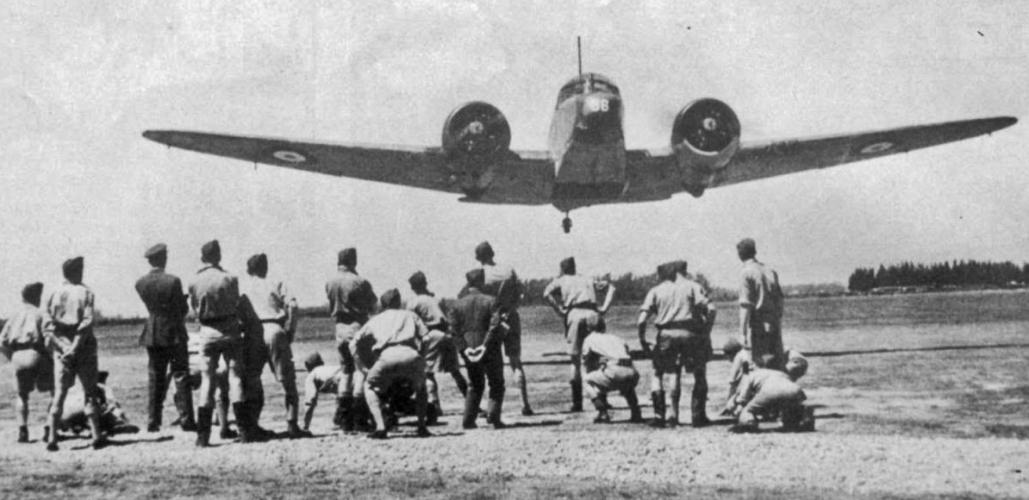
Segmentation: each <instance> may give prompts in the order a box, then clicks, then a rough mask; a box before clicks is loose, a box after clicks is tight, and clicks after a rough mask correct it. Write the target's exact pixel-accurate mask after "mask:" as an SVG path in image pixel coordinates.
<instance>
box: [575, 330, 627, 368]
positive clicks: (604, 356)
mask: <svg viewBox="0 0 1029 500" xmlns="http://www.w3.org/2000/svg"><path fill="white" fill-rule="evenodd" d="M591 354H592V355H595V356H598V357H599V358H600V362H601V363H611V364H615V363H617V362H618V361H623V360H627V359H628V360H631V359H632V356H631V355H630V354H629V344H626V343H625V341H624V340H622V339H621V338H620V337H618V336H617V335H615V334H613V333H598V332H594V333H591V334H589V336H588V337H586V340H585V341H584V342H583V343H582V355H583V356H589V355H591Z"/></svg>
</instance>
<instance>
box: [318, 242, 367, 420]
mask: <svg viewBox="0 0 1029 500" xmlns="http://www.w3.org/2000/svg"><path fill="white" fill-rule="evenodd" d="M336 263H337V266H338V272H337V274H336V276H334V277H333V278H332V279H331V280H329V282H328V283H326V284H325V293H326V295H327V296H328V298H329V313H330V314H331V315H332V319H333V320H334V321H335V323H336V327H335V329H336V333H335V335H336V350H337V351H339V359H340V365H341V366H343V381H342V383H340V384H339V392H338V394H337V398H336V416H335V417H334V418H333V422H334V423H335V424H336V425H337V426H338V427H340V428H341V429H343V431H344V432H351V431H353V430H354V425H355V420H357V418H356V415H355V413H357V412H356V411H355V408H354V404H355V398H354V391H355V389H356V390H357V391H358V392H360V391H361V390H362V387H363V383H362V382H361V380H355V375H356V376H357V377H358V378H360V376H361V374H360V373H359V372H358V373H355V372H356V370H355V366H354V356H353V354H352V353H351V352H350V341H351V340H352V339H353V338H354V334H356V333H357V331H358V330H360V329H361V326H362V325H364V324H365V322H367V321H368V317H369V316H370V315H371V314H372V313H373V312H375V303H376V301H377V299H376V298H375V292H374V291H373V290H372V285H371V283H369V282H368V280H366V279H364V278H363V277H361V276H359V275H358V274H357V249H355V248H353V247H348V248H344V249H343V250H341V251H340V252H339V255H338V257H337V259H336ZM362 406H363V405H362Z"/></svg>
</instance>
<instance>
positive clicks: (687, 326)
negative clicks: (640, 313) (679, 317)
mask: <svg viewBox="0 0 1029 500" xmlns="http://www.w3.org/2000/svg"><path fill="white" fill-rule="evenodd" d="M700 326H701V324H700V322H699V321H697V320H692V319H691V320H686V321H669V322H668V323H662V324H660V325H657V329H658V330H689V331H691V332H699V331H700Z"/></svg>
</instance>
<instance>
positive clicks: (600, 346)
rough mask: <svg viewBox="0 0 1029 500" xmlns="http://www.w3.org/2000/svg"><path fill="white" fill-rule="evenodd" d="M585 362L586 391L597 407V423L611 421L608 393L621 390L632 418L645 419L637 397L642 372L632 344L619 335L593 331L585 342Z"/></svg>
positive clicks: (630, 419)
mask: <svg viewBox="0 0 1029 500" xmlns="http://www.w3.org/2000/svg"><path fill="white" fill-rule="evenodd" d="M582 356H583V362H584V364H585V366H586V378H585V382H586V391H587V394H588V395H589V397H590V398H591V399H592V400H593V406H594V407H596V409H597V418H595V419H593V422H594V423H597V424H606V423H609V422H611V415H609V414H608V412H607V410H609V409H610V408H611V407H610V406H608V404H607V393H608V392H611V391H618V392H620V393H621V394H622V397H624V398H625V402H626V403H628V404H629V415H630V417H629V421H630V422H642V421H643V417H642V415H640V405H639V401H638V400H637V399H636V384H637V383H638V382H639V381H640V374H639V373H638V372H637V371H636V368H635V367H633V366H632V357H631V356H630V355H629V345H628V344H626V343H625V341H624V340H622V339H621V338H619V337H618V336H617V335H615V334H612V333H605V332H593V333H591V334H589V336H588V337H586V340H585V341H584V342H583V343H582Z"/></svg>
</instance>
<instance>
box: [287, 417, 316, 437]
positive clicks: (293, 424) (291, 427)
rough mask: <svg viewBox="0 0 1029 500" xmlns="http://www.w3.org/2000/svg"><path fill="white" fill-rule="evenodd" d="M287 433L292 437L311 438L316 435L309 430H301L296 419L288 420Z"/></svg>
mask: <svg viewBox="0 0 1029 500" xmlns="http://www.w3.org/2000/svg"><path fill="white" fill-rule="evenodd" d="M286 435H287V436H289V438H290V439H300V438H309V437H313V436H314V435H313V434H311V433H310V432H309V431H302V430H300V426H298V425H297V421H296V420H290V421H289V422H287V424H286Z"/></svg>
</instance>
